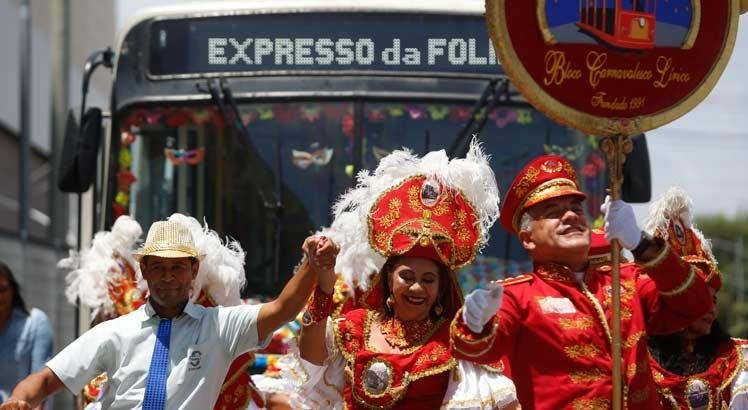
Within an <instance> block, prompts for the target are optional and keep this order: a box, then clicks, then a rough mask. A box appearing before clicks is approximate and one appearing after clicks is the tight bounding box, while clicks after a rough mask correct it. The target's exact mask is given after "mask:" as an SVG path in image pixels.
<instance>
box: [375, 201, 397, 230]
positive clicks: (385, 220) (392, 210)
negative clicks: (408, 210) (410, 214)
mask: <svg viewBox="0 0 748 410" xmlns="http://www.w3.org/2000/svg"><path fill="white" fill-rule="evenodd" d="M402 206H403V203H402V202H401V201H400V199H398V198H392V199H391V200H390V202H389V204H387V208H388V209H389V212H387V214H386V215H384V216H383V217H382V218H381V219H380V220H379V223H380V224H382V226H384V227H386V228H388V227H390V226H391V225H392V224H393V223H395V221H397V220H398V219H400V207H402Z"/></svg>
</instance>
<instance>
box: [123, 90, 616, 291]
mask: <svg viewBox="0 0 748 410" xmlns="http://www.w3.org/2000/svg"><path fill="white" fill-rule="evenodd" d="M472 105H473V104H472V103H471V102H464V103H458V102H419V101H411V102H404V101H376V102H373V101H361V102H346V101H335V102H333V101H331V102H284V103H277V104H255V103H245V104H240V105H239V107H238V108H239V111H240V114H241V120H242V121H243V122H244V124H245V125H246V126H247V128H248V130H249V134H250V135H249V140H248V141H245V140H243V138H244V136H243V134H242V133H240V132H238V131H237V129H236V127H235V126H234V125H230V126H229V125H227V124H226V122H225V120H224V119H223V117H222V116H221V115H220V114H219V113H218V112H217V110H216V109H215V108H214V107H212V106H180V107H147V108H138V109H131V110H129V111H127V112H123V113H121V114H120V115H119V116H118V120H119V124H120V129H121V130H122V137H123V138H122V144H121V149H120V152H119V160H120V163H119V167H120V169H119V174H118V175H119V178H118V182H119V184H118V192H116V193H115V195H114V203H113V204H112V209H113V211H114V213H113V216H115V217H116V216H117V215H118V214H120V213H129V214H131V215H133V216H134V217H135V218H136V219H137V220H138V221H139V222H140V223H141V225H143V226H144V227H147V226H148V225H150V223H151V222H153V221H155V220H160V219H164V218H166V217H168V216H169V215H171V214H172V213H174V212H182V213H186V214H189V215H192V216H194V217H195V218H197V219H198V220H200V221H202V220H203V219H205V221H207V222H208V223H209V224H210V225H211V227H212V228H214V229H215V230H217V231H218V232H219V233H221V234H223V235H229V236H231V237H233V238H235V239H237V240H238V241H239V242H240V243H241V245H242V247H243V248H244V250H245V251H246V252H247V258H246V265H245V269H246V272H247V280H248V286H247V288H246V290H245V295H249V294H265V295H272V294H276V293H277V292H278V291H279V290H280V284H282V283H284V282H285V280H286V278H287V277H288V276H290V274H291V272H292V270H293V267H294V266H295V265H296V263H298V261H299V259H300V257H301V252H300V246H301V243H302V241H303V240H304V238H305V237H306V236H307V235H309V234H310V233H312V232H314V231H316V230H317V229H319V228H320V227H322V226H326V225H329V224H330V222H331V215H330V210H331V207H332V204H333V203H334V201H335V200H336V198H337V197H338V196H339V195H340V194H341V193H343V192H345V190H346V189H347V188H348V187H349V186H350V185H351V183H352V182H353V175H354V172H356V171H357V170H358V169H369V170H373V169H374V168H376V166H377V164H378V162H379V160H380V159H381V158H382V157H384V156H385V155H387V154H388V153H390V152H392V151H393V150H395V149H399V148H402V147H408V148H410V149H411V150H413V151H414V152H415V153H416V154H418V155H422V154H424V153H425V152H428V151H433V150H439V149H445V150H449V149H450V147H453V146H454V147H456V152H454V153H451V154H452V155H464V153H465V147H466V146H467V143H468V142H469V141H468V139H469V138H467V139H464V140H461V141H456V137H457V135H458V134H459V133H460V131H461V130H462V128H463V127H464V126H465V124H466V122H467V121H468V119H469V118H470V116H471V114H472V112H471V110H472ZM479 139H480V140H481V142H482V143H483V144H484V145H485V148H486V151H487V152H488V153H490V154H491V156H492V159H491V164H492V166H493V168H494V172H495V174H496V177H497V180H498V182H499V187H500V189H501V190H502V192H503V191H505V190H506V188H507V187H508V186H509V184H510V183H511V179H512V178H513V177H514V175H516V173H517V172H518V171H519V169H521V168H522V167H523V166H524V165H525V164H526V163H527V162H528V161H529V160H530V159H531V158H533V157H535V156H537V155H540V154H544V153H555V154H559V155H563V156H564V157H566V158H567V159H569V160H571V161H572V162H573V163H574V164H575V165H576V166H577V170H578V172H579V176H580V180H581V184H582V186H583V189H584V190H585V191H586V192H587V193H588V194H591V195H590V197H589V198H590V199H589V200H588V213H589V215H590V216H591V217H593V218H594V217H596V216H597V214H598V208H599V204H598V203H597V202H596V201H597V199H596V198H600V197H602V196H603V195H602V192H603V189H604V187H605V185H604V184H605V165H604V162H603V161H602V156H601V155H600V153H599V152H598V151H597V149H596V140H595V139H594V138H591V137H588V136H586V135H583V134H581V133H578V132H576V131H573V130H569V129H567V128H564V127H561V126H559V125H557V124H556V123H554V122H552V121H551V120H549V119H547V118H546V117H545V116H543V115H541V114H540V113H538V112H537V111H535V110H533V109H532V108H531V107H529V106H527V107H519V108H518V107H498V108H496V109H495V110H493V111H492V112H490V113H489V114H488V119H487V122H486V125H485V127H484V128H483V130H482V131H481V133H480V136H479ZM133 178H134V179H135V182H134V183H133V182H132V180H133ZM528 263H529V262H528V259H527V256H526V254H525V253H524V251H523V250H522V249H521V247H520V245H519V243H518V242H517V241H516V239H514V238H513V237H512V236H510V235H508V234H507V233H506V232H505V231H504V230H503V229H502V228H501V227H499V225H498V224H496V226H495V227H494V228H493V229H492V231H491V241H490V243H489V245H488V247H487V248H486V249H484V251H483V254H482V255H480V256H479V257H478V259H477V261H476V262H475V263H474V264H473V265H471V266H469V267H466V268H464V269H463V271H462V272H461V274H460V280H461V282H462V284H463V286H464V288H465V290H466V291H469V290H471V289H472V288H474V287H475V286H477V285H479V284H482V283H484V282H485V281H486V280H488V279H496V278H500V277H503V276H504V275H506V274H517V273H520V272H522V271H524V270H526V269H528V268H529V265H528Z"/></svg>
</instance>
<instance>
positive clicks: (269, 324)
mask: <svg viewBox="0 0 748 410" xmlns="http://www.w3.org/2000/svg"><path fill="white" fill-rule="evenodd" d="M302 249H303V250H304V254H305V258H304V261H303V262H302V264H301V266H300V267H299V270H298V271H297V272H296V274H295V275H293V277H292V278H291V280H289V281H288V283H287V284H286V286H285V287H284V288H283V290H282V291H281V294H280V295H279V296H278V298H277V299H275V300H273V301H271V302H268V303H265V304H263V305H262V307H261V308H260V312H259V314H258V316H257V337H258V340H265V338H266V337H267V336H269V335H270V334H272V333H273V332H274V331H275V329H278V328H279V327H280V326H281V325H283V324H284V323H286V322H290V321H292V320H294V319H295V318H296V315H298V314H299V312H300V311H301V309H302V308H303V307H304V305H305V304H306V301H307V299H309V295H310V294H311V293H312V290H313V289H314V284H315V281H316V280H317V274H318V272H320V271H321V270H322V269H330V268H332V267H333V266H335V258H336V257H337V254H338V248H337V246H336V245H335V244H334V243H332V241H330V240H327V239H326V238H323V237H314V236H312V237H309V238H307V239H306V240H305V241H304V245H303V246H302Z"/></svg>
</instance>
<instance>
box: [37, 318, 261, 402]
mask: <svg viewBox="0 0 748 410" xmlns="http://www.w3.org/2000/svg"><path fill="white" fill-rule="evenodd" d="M260 307H261V305H240V306H232V307H217V308H205V307H202V306H199V305H194V304H192V303H187V305H186V306H185V308H184V312H183V313H182V314H180V315H179V316H178V317H176V318H174V319H172V327H171V337H170V341H169V377H168V379H167V382H166V405H165V408H166V409H200V410H209V409H212V408H213V405H214V404H215V402H216V399H217V398H218V395H219V394H220V392H221V385H222V384H223V380H224V378H225V377H226V372H227V371H228V368H229V365H230V364H231V362H232V361H233V360H234V359H235V358H236V357H237V356H239V355H241V354H242V353H244V352H246V351H248V350H251V349H254V348H257V347H261V346H258V335H257V315H258V313H259V311H260ZM159 321H160V319H159V317H158V316H157V315H156V312H155V311H154V310H153V307H152V306H151V305H150V303H147V304H146V305H144V306H141V307H140V308H139V309H138V310H136V311H134V312H131V313H129V314H127V315H124V316H120V317H118V318H116V319H112V320H109V321H106V322H103V323H100V324H98V325H97V326H95V327H94V328H92V329H91V330H89V331H88V332H86V333H84V334H83V335H81V337H79V338H78V339H76V340H75V341H73V342H72V343H71V344H70V345H68V346H67V347H66V348H65V349H63V350H62V351H61V352H60V353H59V354H57V356H55V357H53V358H52V360H50V361H49V362H47V367H49V368H50V369H51V370H52V371H53V372H54V373H55V374H56V375H57V377H59V378H60V380H62V382H63V383H64V384H65V386H66V387H67V388H68V389H69V390H70V391H71V392H73V393H74V394H78V393H79V392H80V391H81V389H82V388H83V387H84V386H85V385H86V383H88V382H89V381H90V380H91V379H93V378H94V377H95V376H97V375H99V374H101V373H102V372H106V373H107V375H108V377H109V381H108V382H107V387H106V391H105V392H104V396H103V398H102V406H103V408H111V409H139V408H141V407H142V404H143V395H144V393H145V386H146V380H147V378H148V369H149V367H150V364H151V355H152V354H153V347H154V344H155V343H156V332H157V330H158V324H159ZM267 341H269V338H268V339H267V340H266V342H267ZM263 344H266V343H263Z"/></svg>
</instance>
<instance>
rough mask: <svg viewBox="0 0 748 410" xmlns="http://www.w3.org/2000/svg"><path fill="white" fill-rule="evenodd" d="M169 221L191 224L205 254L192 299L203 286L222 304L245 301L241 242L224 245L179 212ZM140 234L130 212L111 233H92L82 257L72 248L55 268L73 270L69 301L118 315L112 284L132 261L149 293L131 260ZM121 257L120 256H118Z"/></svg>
mask: <svg viewBox="0 0 748 410" xmlns="http://www.w3.org/2000/svg"><path fill="white" fill-rule="evenodd" d="M169 220H171V221H175V222H177V223H180V224H183V225H184V226H186V227H188V228H189V230H190V233H191V234H192V239H193V241H194V242H195V247H196V248H197V250H198V254H200V255H205V257H204V258H203V260H202V261H201V262H200V270H199V271H198V274H197V278H196V279H195V281H194V283H193V287H192V289H193V291H192V298H191V299H192V300H193V301H194V300H195V299H196V298H197V297H198V296H199V294H200V290H201V289H205V290H206V291H207V292H208V295H210V297H211V298H212V299H213V301H215V302H216V303H217V304H219V305H223V306H234V305H239V304H241V303H242V301H241V298H240V292H241V289H242V288H243V287H244V285H245V283H246V278H245V276H244V256H245V253H244V251H243V250H242V247H241V245H240V244H239V242H237V241H235V240H230V239H227V240H226V242H225V243H224V242H223V241H222V240H221V238H220V237H219V236H218V233H216V232H215V231H213V230H211V229H210V228H209V227H208V224H207V223H206V224H205V226H202V225H200V223H199V222H198V221H197V220H196V219H195V218H192V217H189V216H185V215H182V214H178V213H176V214H173V215H172V216H170V217H169ZM142 234H143V229H142V228H141V227H140V224H139V223H138V222H137V221H135V220H134V219H132V218H131V217H129V216H127V215H125V216H121V217H119V218H117V221H115V223H114V225H113V226H112V230H111V231H101V232H98V233H97V234H96V235H95V236H94V239H93V242H92V243H91V247H90V248H87V249H84V250H82V251H81V252H80V255H78V254H76V253H75V252H71V253H70V256H69V257H68V258H65V259H62V260H61V261H60V262H59V263H58V264H57V266H58V267H60V268H63V269H67V270H70V273H68V275H67V277H66V278H65V281H66V284H67V286H66V290H65V295H66V296H67V299H68V301H69V302H70V303H72V304H74V303H75V301H76V298H80V301H81V303H82V304H83V305H85V306H87V307H89V308H91V309H92V310H93V313H94V316H96V315H97V314H98V313H99V312H101V313H102V314H104V315H105V316H107V317H112V316H116V314H115V313H116V312H115V306H114V302H113V301H112V299H111V296H110V294H109V289H108V286H109V285H110V284H113V283H116V282H117V281H119V280H120V279H121V278H122V277H123V274H124V272H123V266H122V265H121V263H122V262H123V261H125V262H126V263H128V264H130V267H131V268H132V269H133V270H134V272H135V279H136V285H137V287H138V289H139V290H140V291H142V292H143V294H145V292H146V291H147V289H148V286H147V284H146V282H145V281H144V280H143V277H142V274H141V272H140V265H139V264H138V263H137V262H136V261H135V259H134V258H133V252H135V251H136V250H137V246H136V244H137V242H138V240H139V239H140V237H141V235H142ZM117 255H119V258H121V259H119V260H118V258H117Z"/></svg>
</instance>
